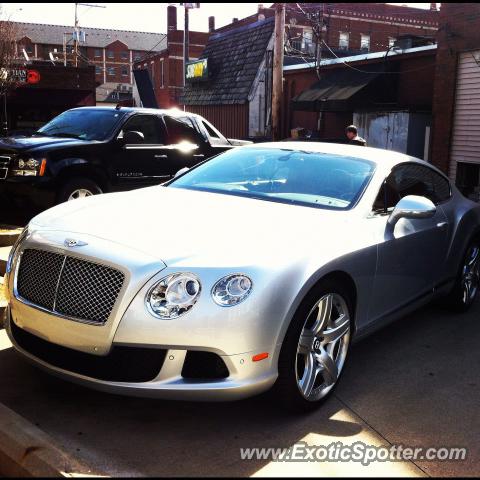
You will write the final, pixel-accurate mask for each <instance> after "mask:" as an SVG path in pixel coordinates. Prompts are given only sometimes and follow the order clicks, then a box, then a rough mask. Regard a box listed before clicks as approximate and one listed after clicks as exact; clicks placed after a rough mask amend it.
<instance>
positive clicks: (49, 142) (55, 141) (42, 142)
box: [0, 137, 89, 153]
mask: <svg viewBox="0 0 480 480" xmlns="http://www.w3.org/2000/svg"><path fill="white" fill-rule="evenodd" d="M85 143H89V142H86V141H84V140H78V139H76V138H58V137H7V138H3V139H1V140H0V151H8V152H12V153H15V152H25V151H28V150H36V149H39V150H40V149H45V148H52V147H55V148H61V147H63V146H65V147H72V146H75V145H84V144H85Z"/></svg>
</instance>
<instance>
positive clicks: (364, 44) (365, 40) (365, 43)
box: [360, 33, 370, 52]
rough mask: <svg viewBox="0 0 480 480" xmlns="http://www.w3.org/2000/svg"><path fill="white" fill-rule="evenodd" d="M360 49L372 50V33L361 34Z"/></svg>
mask: <svg viewBox="0 0 480 480" xmlns="http://www.w3.org/2000/svg"><path fill="white" fill-rule="evenodd" d="M360 50H361V51H362V52H369V51H370V35H365V34H364V33H362V34H360Z"/></svg>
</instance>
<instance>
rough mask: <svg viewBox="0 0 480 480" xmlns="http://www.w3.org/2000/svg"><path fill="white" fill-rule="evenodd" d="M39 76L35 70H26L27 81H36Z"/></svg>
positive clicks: (31, 82) (30, 82)
mask: <svg viewBox="0 0 480 480" xmlns="http://www.w3.org/2000/svg"><path fill="white" fill-rule="evenodd" d="M40 78H41V77H40V73H39V72H38V71H37V70H27V83H29V84H35V83H38V82H39V81H40Z"/></svg>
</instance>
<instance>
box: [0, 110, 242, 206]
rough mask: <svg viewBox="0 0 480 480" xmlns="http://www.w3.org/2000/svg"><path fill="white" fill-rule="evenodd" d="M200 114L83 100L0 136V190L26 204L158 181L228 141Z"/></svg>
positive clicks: (222, 147)
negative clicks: (16, 133) (22, 133)
mask: <svg viewBox="0 0 480 480" xmlns="http://www.w3.org/2000/svg"><path fill="white" fill-rule="evenodd" d="M244 143H251V142H247V141H241V140H232V139H227V138H225V137H224V136H223V135H222V134H221V133H220V132H219V131H218V130H217V129H216V128H215V127H214V126H213V125H211V124H210V123H209V122H208V121H207V120H205V119H204V118H202V117H200V116H199V115H195V114H192V113H186V112H183V111H181V110H177V109H173V110H153V109H144V108H123V107H120V108H119V107H116V108H115V107H84V108H74V109H72V110H68V111H66V112H64V113H62V114H61V115H59V116H58V117H56V118H54V119H53V120H52V121H51V122H49V123H47V124H46V125H45V126H43V127H42V128H40V130H38V131H37V132H35V133H34V134H33V135H32V136H29V137H8V138H3V139H1V140H0V192H4V193H5V194H6V195H7V196H8V197H9V198H13V199H16V198H22V197H28V198H29V199H30V202H31V205H32V206H37V207H49V206H52V205H53V204H55V203H60V202H64V201H67V200H73V199H75V198H78V197H83V196H88V195H94V194H97V193H102V192H110V191H120V190H130V189H133V188H139V187H145V186H148V185H155V184H159V183H163V182H165V181H167V180H168V179H170V178H172V177H173V176H174V175H175V173H176V172H177V171H179V170H181V169H182V168H184V167H192V166H193V165H195V164H197V163H199V162H201V161H203V160H205V159H207V158H209V157H212V156H213V155H216V154H218V153H221V152H223V151H225V150H228V149H230V148H232V147H234V146H238V145H242V144H244Z"/></svg>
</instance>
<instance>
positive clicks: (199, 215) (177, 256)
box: [30, 186, 354, 267]
mask: <svg viewBox="0 0 480 480" xmlns="http://www.w3.org/2000/svg"><path fill="white" fill-rule="evenodd" d="M351 219H352V215H351V212H349V211H333V210H325V209H319V208H311V207H302V206H294V205H287V204H282V203H277V202H270V201H263V200H256V199H251V198H243V197H238V196H233V195H222V194H215V193H207V192H199V191H193V190H187V189H180V188H171V187H169V188H167V187H160V186H157V187H149V188H144V189H141V190H134V191H131V192H124V193H111V194H104V195H98V196H94V197H89V198H85V199H79V200H74V201H71V202H66V203H64V204H61V205H58V206H57V207H54V208H52V209H50V210H47V211H45V212H43V213H41V214H40V215H38V216H37V217H35V218H34V219H33V220H32V221H31V223H30V225H31V228H32V229H33V230H37V229H41V230H55V231H61V232H65V233H66V234H67V233H68V235H69V236H71V235H72V234H74V235H75V238H77V239H80V240H81V239H82V234H85V235H89V236H94V237H95V236H96V237H99V238H102V239H105V240H109V241H112V242H114V243H119V244H122V245H125V246H128V247H131V248H135V249H137V250H140V251H142V252H144V253H147V254H149V255H151V256H154V257H155V258H158V259H159V260H162V261H163V262H164V263H165V264H167V265H169V266H172V265H177V266H212V265H215V266H218V267H222V266H227V265H232V260H233V261H234V262H235V265H236V266H239V267H240V266H248V265H253V264H255V265H259V264H262V263H263V262H265V263H266V264H270V265H271V264H272V261H274V262H275V263H276V264H277V263H278V264H281V263H282V262H283V261H285V262H287V261H288V262H291V261H292V260H293V259H294V258H299V257H306V258H308V256H309V255H310V252H312V251H317V253H318V252H324V253H331V252H327V250H330V249H326V248H325V247H326V245H327V243H326V240H328V239H331V241H330V242H328V243H329V244H330V245H331V247H332V248H333V249H334V250H335V251H336V252H340V251H342V250H345V249H347V250H348V248H349V247H348V245H347V244H348V243H349V242H350V239H351V238H352V236H351V235H344V234H342V233H341V232H340V230H345V231H346V230H348V229H349V228H352V227H353V226H352V223H351ZM353 228H354V227H353ZM320 244H321V248H320Z"/></svg>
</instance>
